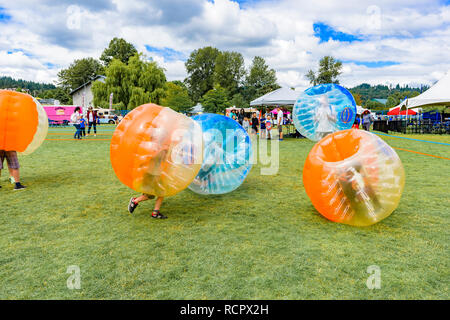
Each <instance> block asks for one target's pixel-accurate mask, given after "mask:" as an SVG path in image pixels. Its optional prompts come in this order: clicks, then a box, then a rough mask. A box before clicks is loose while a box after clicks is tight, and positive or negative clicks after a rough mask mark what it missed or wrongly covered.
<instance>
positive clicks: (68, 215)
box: [0, 126, 450, 299]
mask: <svg viewBox="0 0 450 320" xmlns="http://www.w3.org/2000/svg"><path fill="white" fill-rule="evenodd" d="M112 129H113V127H109V126H101V127H100V130H101V132H102V133H104V134H105V135H102V136H100V135H99V136H97V137H96V138H94V137H92V138H91V137H89V139H90V140H93V139H98V141H89V142H88V141H66V140H62V141H46V142H45V143H44V145H43V146H42V147H41V148H40V149H39V150H38V151H36V152H35V153H34V154H32V155H31V156H27V157H25V156H24V157H21V158H20V161H21V165H22V167H23V168H22V172H21V173H22V177H23V179H22V181H23V183H24V184H25V185H27V186H28V188H27V189H26V190H24V191H20V192H14V191H12V186H11V185H9V184H8V182H7V181H6V179H7V174H5V172H3V176H2V178H1V181H2V182H1V185H2V187H3V188H2V189H0V194H1V196H0V208H1V214H0V234H1V237H0V298H1V299H58V298H62V299H87V298H94V299H432V298H433V299H448V298H450V297H449V292H448V290H449V280H450V272H449V270H450V269H449V248H448V243H449V233H448V230H449V222H450V219H449V213H450V209H449V207H450V203H449V202H450V200H449V181H450V170H449V169H450V161H449V160H445V159H438V158H432V157H428V156H424V155H419V154H414V153H410V152H406V151H400V150H397V152H398V154H399V155H400V157H401V159H402V161H403V164H404V167H405V171H406V186H405V190H404V193H403V197H402V200H401V203H400V206H399V207H398V209H397V210H396V211H395V212H394V213H393V214H392V215H391V216H390V217H388V218H387V219H385V220H383V221H382V222H380V223H378V224H376V225H374V226H371V227H366V228H357V227H351V226H347V225H342V224H337V223H333V222H330V221H328V220H326V219H324V218H323V217H322V216H320V215H319V214H318V213H317V212H316V211H315V210H314V208H313V207H312V205H311V203H310V201H309V199H308V197H307V196H306V193H305V191H304V188H303V184H302V178H301V175H302V167H303V164H304V161H305V159H306V157H307V155H308V152H309V150H310V149H311V148H312V146H313V143H312V142H311V141H308V140H305V139H285V140H284V141H282V142H281V143H280V169H279V172H278V174H277V175H275V176H263V175H260V169H261V166H260V165H256V166H254V167H253V169H252V171H251V173H250V175H249V176H248V178H247V180H246V181H245V183H244V184H243V185H242V186H241V187H240V188H239V189H238V190H236V191H235V192H233V193H230V194H226V195H222V196H211V197H204V196H199V195H196V194H194V193H192V192H191V191H189V190H185V191H183V192H181V193H179V194H178V195H176V196H174V197H171V198H167V201H166V202H165V203H164V204H163V210H162V212H163V213H165V214H167V215H168V216H169V219H168V220H162V221H161V220H154V219H151V218H150V211H151V209H152V205H153V201H149V202H147V203H143V204H142V205H141V206H139V208H138V209H137V210H136V211H135V214H134V215H133V216H132V215H130V214H129V213H128V212H127V209H126V207H127V203H128V200H129V198H130V196H131V195H133V194H135V192H133V191H132V190H130V189H128V188H127V187H125V186H124V185H122V184H121V183H120V182H119V181H118V180H117V178H116V176H115V174H114V172H113V170H112V168H111V165H110V161H109V141H107V140H106V139H108V138H110V136H111V134H112ZM50 132H51V135H49V136H48V138H49V139H70V137H71V136H70V135H67V134H69V133H71V132H72V130H70V129H51V130H50ZM63 133H66V135H63ZM108 134H109V135H108ZM414 138H418V139H423V140H430V141H431V140H433V141H440V142H445V143H450V137H449V136H430V135H421V136H414ZM101 139H105V140H101ZM383 139H384V140H386V141H387V142H388V143H389V144H390V145H391V146H393V147H398V148H403V149H409V150H414V151H419V152H423V153H428V154H433V155H437V156H441V157H446V158H450V147H449V146H445V145H438V144H431V143H424V142H417V141H410V140H404V139H396V138H391V137H383ZM70 265H78V266H79V267H80V268H81V277H82V278H81V286H82V287H81V290H69V289H67V287H66V281H67V278H68V277H69V274H67V273H66V270H67V267H68V266H70ZM370 265H377V266H379V267H380V268H381V289H379V290H369V289H368V288H367V287H366V280H367V278H368V277H369V274H368V273H367V272H366V270H367V267H368V266H370Z"/></svg>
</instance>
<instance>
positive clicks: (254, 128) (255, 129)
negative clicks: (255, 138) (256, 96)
mask: <svg viewBox="0 0 450 320" xmlns="http://www.w3.org/2000/svg"><path fill="white" fill-rule="evenodd" d="M258 127H259V120H258V118H257V117H256V112H254V113H253V115H252V134H258Z"/></svg>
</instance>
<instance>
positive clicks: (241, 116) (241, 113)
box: [238, 109, 245, 126]
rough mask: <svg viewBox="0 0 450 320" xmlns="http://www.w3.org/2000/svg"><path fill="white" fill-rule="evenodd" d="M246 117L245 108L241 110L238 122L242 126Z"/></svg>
mask: <svg viewBox="0 0 450 320" xmlns="http://www.w3.org/2000/svg"><path fill="white" fill-rule="evenodd" d="M244 118H245V113H244V109H241V111H239V114H238V122H239V124H240V125H241V126H242V123H243V122H244Z"/></svg>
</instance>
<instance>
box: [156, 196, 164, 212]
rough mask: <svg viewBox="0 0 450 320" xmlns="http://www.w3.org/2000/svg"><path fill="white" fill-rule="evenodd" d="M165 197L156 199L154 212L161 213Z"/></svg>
mask: <svg viewBox="0 0 450 320" xmlns="http://www.w3.org/2000/svg"><path fill="white" fill-rule="evenodd" d="M163 200H164V197H158V198H156V202H155V209H154V211H159V209H160V208H161V205H162V203H163Z"/></svg>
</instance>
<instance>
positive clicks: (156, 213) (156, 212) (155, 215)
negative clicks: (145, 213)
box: [152, 210, 167, 219]
mask: <svg viewBox="0 0 450 320" xmlns="http://www.w3.org/2000/svg"><path fill="white" fill-rule="evenodd" d="M152 218H155V219H167V217H166V216H165V215H163V214H161V212H159V210H153V213H152Z"/></svg>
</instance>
